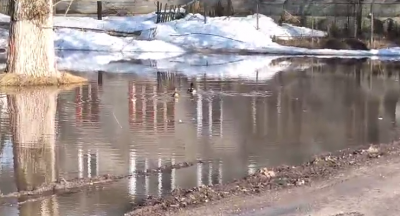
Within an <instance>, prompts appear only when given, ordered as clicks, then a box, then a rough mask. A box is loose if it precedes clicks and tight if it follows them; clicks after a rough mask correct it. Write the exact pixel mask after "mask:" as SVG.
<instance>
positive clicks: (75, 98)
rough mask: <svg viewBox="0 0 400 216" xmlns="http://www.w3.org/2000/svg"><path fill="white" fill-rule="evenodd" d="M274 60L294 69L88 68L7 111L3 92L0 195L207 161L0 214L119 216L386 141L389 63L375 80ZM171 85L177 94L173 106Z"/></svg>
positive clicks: (318, 64) (358, 71) (366, 72)
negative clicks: (198, 189) (191, 91)
mask: <svg viewBox="0 0 400 216" xmlns="http://www.w3.org/2000/svg"><path fill="white" fill-rule="evenodd" d="M282 62H286V63H289V64H291V65H300V66H302V67H298V68H302V69H294V67H291V68H289V69H287V68H286V69H282V70H281V71H279V70H277V72H274V73H273V74H271V73H270V71H265V70H264V71H259V72H258V74H257V73H256V72H255V71H249V73H251V74H253V76H246V77H244V78H243V77H241V76H232V75H231V76H229V77H228V76H218V77H215V76H208V75H207V74H205V73H199V74H191V75H190V76H185V75H183V74H173V75H168V76H167V75H165V74H164V73H158V74H157V73H147V74H146V75H143V74H140V73H130V74H127V73H126V74H115V73H114V74H113V73H104V74H103V77H102V81H103V82H102V84H101V85H99V84H98V83H97V74H96V73H86V74H81V75H83V76H87V77H89V78H90V79H91V80H92V82H91V84H90V85H87V86H82V87H79V88H74V89H69V90H62V91H61V90H60V92H59V93H57V92H55V91H54V90H48V91H44V90H40V91H39V90H38V91H34V92H29V91H28V92H23V93H21V95H17V96H15V95H14V96H13V95H11V96H10V97H9V99H11V100H9V101H14V102H12V103H11V104H10V103H8V102H7V99H6V96H5V95H3V96H2V106H1V112H0V121H1V122H0V132H1V136H0V138H1V143H0V190H1V191H2V193H4V194H6V193H10V192H13V191H17V190H26V189H32V188H35V187H37V186H40V185H41V184H44V183H46V182H51V181H55V180H56V179H58V178H60V177H63V178H65V179H72V178H75V177H90V176H95V175H99V174H105V173H109V174H115V175H119V174H126V173H129V172H132V171H134V170H143V169H146V168H152V167H158V166H160V165H162V164H165V163H178V162H183V161H193V160H196V159H202V160H204V161H206V162H205V163H204V164H198V165H196V166H193V167H190V168H185V169H180V170H173V171H171V172H166V173H162V174H155V175H152V176H148V177H137V178H132V179H127V180H123V181H120V182H118V183H114V184H111V185H107V186H105V187H100V188H98V189H97V190H91V191H88V190H85V191H82V192H79V193H75V194H67V195H60V196H51V197H45V198H44V199H40V200H37V201H34V202H28V203H24V204H18V200H14V201H11V204H12V205H10V203H8V206H1V207H0V215H7V216H14V215H21V216H22V215H51V216H56V215H57V216H58V215H65V216H78V215H79V216H81V215H84V216H86V215H87V216H88V215H122V214H123V213H125V212H127V211H128V210H129V209H130V208H131V206H132V204H134V203H138V202H140V201H141V200H142V199H143V198H144V197H146V196H148V195H153V196H162V195H165V194H168V193H169V192H170V191H171V190H173V189H174V188H177V187H183V188H188V187H193V186H197V185H200V184H218V183H223V182H229V181H232V180H233V179H234V178H240V177H242V176H244V175H246V174H248V173H252V172H254V171H255V170H256V169H257V168H259V167H265V166H268V167H270V166H275V165H280V164H283V163H284V164H293V165H295V164H299V163H301V162H304V161H306V160H308V159H310V158H311V157H312V156H313V155H314V154H318V153H321V152H327V151H332V150H338V149H343V148H346V147H349V146H356V145H362V144H368V143H377V142H389V141H391V140H392V139H394V138H396V134H397V127H398V124H399V123H400V117H399V116H398V115H397V114H399V113H398V111H400V109H399V108H400V106H398V105H397V103H398V100H399V97H400V83H399V81H398V76H397V75H396V74H395V67H396V63H391V64H390V65H389V64H386V63H381V65H380V66H379V68H382V67H384V70H382V69H380V72H381V74H379V73H378V72H377V70H376V69H375V68H376V67H375V66H374V67H373V68H372V66H371V65H370V63H369V62H363V63H357V64H355V63H354V62H349V61H346V62H343V61H340V62H337V61H332V60H329V61H326V60H315V61H314V60H310V59H278V60H276V61H275V62H272V63H271V64H277V65H279V64H280V63H282ZM388 65H389V66H388ZM382 71H383V72H382ZM390 72H391V73H390ZM383 73H384V74H383ZM266 74H268V75H266ZM388 74H389V75H388ZM190 82H194V83H195V85H196V86H197V88H198V90H199V92H198V94H197V95H195V96H190V95H187V94H186V89H187V88H188V86H189V83H190ZM174 87H177V88H178V90H179V92H180V95H181V96H180V97H179V98H178V99H176V100H175V99H173V98H172V97H171V94H172V92H173V89H174ZM24 98H25V99H26V98H30V99H32V98H34V99H35V100H34V102H32V100H24ZM29 101H30V102H29ZM32 107H35V108H34V109H32ZM397 107H399V108H397ZM11 108H13V109H11ZM16 108H17V109H16ZM54 117H55V118H54ZM10 120H12V121H10ZM11 122H12V123H11ZM13 142H14V143H13ZM19 201H21V200H19Z"/></svg>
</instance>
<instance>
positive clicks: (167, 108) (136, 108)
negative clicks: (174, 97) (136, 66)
mask: <svg viewBox="0 0 400 216" xmlns="http://www.w3.org/2000/svg"><path fill="white" fill-rule="evenodd" d="M157 93H158V91H157V86H156V85H155V84H143V83H142V84H138V83H135V82H130V83H129V125H130V126H131V127H132V128H134V127H135V125H136V124H140V125H141V128H142V127H143V128H145V129H148V130H152V131H154V132H157V131H158V130H160V129H161V130H162V131H166V130H167V129H168V128H173V127H174V122H173V121H169V119H174V116H175V103H174V101H164V102H158V101H157V99H156V98H153V97H154V96H156V95H157ZM164 93H165V92H164ZM151 119H152V120H151Z"/></svg>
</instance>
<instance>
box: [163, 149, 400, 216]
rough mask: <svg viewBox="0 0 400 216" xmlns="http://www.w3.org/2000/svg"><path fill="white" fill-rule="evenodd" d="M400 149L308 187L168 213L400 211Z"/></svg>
mask: <svg viewBox="0 0 400 216" xmlns="http://www.w3.org/2000/svg"><path fill="white" fill-rule="evenodd" d="M398 200H400V153H396V154H393V155H390V156H384V157H381V158H378V159H375V160H372V161H367V162H365V163H363V164H360V165H358V166H354V167H351V168H349V169H346V170H342V171H339V173H338V174H336V175H335V176H333V177H331V178H329V179H322V180H320V181H315V182H313V183H312V184H311V185H308V186H304V187H294V188H290V189H286V190H278V191H274V192H271V191H270V192H268V191H266V192H262V193H261V194H258V195H240V196H234V197H230V198H227V199H222V200H220V201H215V202H211V203H208V204H206V205H202V206H200V207H194V208H186V209H183V210H180V211H179V212H169V213H166V214H167V215H176V216H184V215H185V216H186V215H193V216H204V215H242V216H278V215H279V216H306V215H307V216H308V215H311V216H334V215H335V216H342V215H343V216H345V215H349V216H350V215H353V216H356V215H357V216H360V215H365V216H375V215H385V216H391V215H399V214H400V205H398Z"/></svg>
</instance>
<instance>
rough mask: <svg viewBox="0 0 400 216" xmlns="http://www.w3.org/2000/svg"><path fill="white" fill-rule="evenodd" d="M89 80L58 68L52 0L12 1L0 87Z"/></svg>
mask: <svg viewBox="0 0 400 216" xmlns="http://www.w3.org/2000/svg"><path fill="white" fill-rule="evenodd" d="M85 81H86V80H85V79H84V78H81V77H77V76H73V75H71V74H68V73H60V72H59V71H58V70H57V67H56V57H55V50H54V32H53V1H52V0H11V1H10V34H9V42H8V54H7V66H6V74H5V75H2V76H1V77H0V85H51V84H52V85H58V84H68V83H80V82H85Z"/></svg>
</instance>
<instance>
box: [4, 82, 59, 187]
mask: <svg viewBox="0 0 400 216" xmlns="http://www.w3.org/2000/svg"><path fill="white" fill-rule="evenodd" d="M57 94H58V91H57V90H55V89H37V90H26V91H22V92H18V93H17V94H13V95H10V96H8V98H7V99H8V104H9V106H10V109H11V113H10V120H11V129H12V140H13V145H14V169H15V175H16V182H17V183H16V185H17V188H18V190H31V189H33V188H36V187H39V186H40V185H42V184H46V183H49V182H52V181H55V180H56V171H55V149H54V148H55V146H54V145H55V114H56V107H57V102H56V101H57V100H56V99H57Z"/></svg>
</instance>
